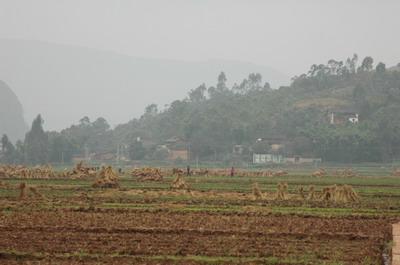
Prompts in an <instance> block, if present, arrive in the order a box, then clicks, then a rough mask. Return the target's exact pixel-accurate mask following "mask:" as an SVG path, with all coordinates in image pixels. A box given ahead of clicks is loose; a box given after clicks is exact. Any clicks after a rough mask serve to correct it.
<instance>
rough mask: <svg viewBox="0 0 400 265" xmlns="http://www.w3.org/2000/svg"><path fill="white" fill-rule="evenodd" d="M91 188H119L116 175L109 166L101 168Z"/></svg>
mask: <svg viewBox="0 0 400 265" xmlns="http://www.w3.org/2000/svg"><path fill="white" fill-rule="evenodd" d="M98 176H99V178H98V179H97V180H96V181H95V183H93V185H92V186H93V188H119V183H118V175H117V173H115V172H114V170H113V169H112V167H111V166H108V167H102V168H101V170H100V172H99V174H98Z"/></svg>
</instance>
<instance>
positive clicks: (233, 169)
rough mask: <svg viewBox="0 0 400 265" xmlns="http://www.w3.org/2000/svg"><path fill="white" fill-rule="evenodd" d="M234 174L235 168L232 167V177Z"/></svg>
mask: <svg viewBox="0 0 400 265" xmlns="http://www.w3.org/2000/svg"><path fill="white" fill-rule="evenodd" d="M234 175H235V168H234V167H232V168H231V177H233V176H234Z"/></svg>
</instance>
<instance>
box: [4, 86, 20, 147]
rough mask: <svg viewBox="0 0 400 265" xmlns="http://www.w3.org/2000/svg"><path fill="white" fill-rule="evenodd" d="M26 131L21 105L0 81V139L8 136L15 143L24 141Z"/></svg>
mask: <svg viewBox="0 0 400 265" xmlns="http://www.w3.org/2000/svg"><path fill="white" fill-rule="evenodd" d="M26 130H27V126H26V124H25V121H24V115H23V109H22V105H21V103H20V102H19V100H18V98H17V96H16V95H15V94H14V92H13V91H12V90H11V89H10V88H9V87H8V85H7V84H6V83H5V82H3V81H1V80H0V137H1V136H2V135H3V134H7V136H8V137H9V139H11V140H13V141H16V140H18V139H19V140H23V138H24V135H25V132H26Z"/></svg>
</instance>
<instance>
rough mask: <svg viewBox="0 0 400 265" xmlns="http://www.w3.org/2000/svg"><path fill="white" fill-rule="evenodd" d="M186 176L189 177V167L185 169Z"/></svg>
mask: <svg viewBox="0 0 400 265" xmlns="http://www.w3.org/2000/svg"><path fill="white" fill-rule="evenodd" d="M186 176H190V166H189V165H188V166H187V167H186Z"/></svg>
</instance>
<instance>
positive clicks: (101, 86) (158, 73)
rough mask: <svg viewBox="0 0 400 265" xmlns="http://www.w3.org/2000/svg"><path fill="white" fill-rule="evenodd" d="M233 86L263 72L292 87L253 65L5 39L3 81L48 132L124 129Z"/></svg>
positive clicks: (0, 42) (0, 55) (0, 56)
mask: <svg viewBox="0 0 400 265" xmlns="http://www.w3.org/2000/svg"><path fill="white" fill-rule="evenodd" d="M221 71H224V72H225V73H226V76H227V78H228V83H229V84H233V83H234V82H236V83H240V82H241V81H242V80H243V79H244V78H246V77H247V75H248V74H249V73H252V72H258V73H260V74H261V75H262V76H263V81H264V82H266V81H267V82H269V83H270V84H271V85H272V87H279V86H280V85H287V84H288V83H289V78H288V77H287V76H285V75H284V74H282V73H280V72H279V71H276V70H273V69H271V68H268V67H265V66H260V65H256V64H252V63H244V62H236V61H226V60H209V61H203V62H183V61H174V60H160V59H146V58H139V57H132V56H127V55H122V54H118V53H114V52H108V51H100V50H95V49H90V48H84V47H78V46H68V45H61V44H52V43H46V42H39V41H24V40H7V39H0V79H2V80H4V81H6V82H7V83H9V84H10V86H11V87H13V89H14V90H15V92H16V93H17V94H18V95H19V97H20V99H21V101H22V103H23V105H24V107H25V111H26V114H27V115H26V118H27V120H28V121H29V120H31V119H33V117H34V116H35V115H37V114H38V113H41V114H42V115H43V118H44V120H45V128H48V129H61V128H65V127H67V126H69V125H70V124H71V123H74V122H77V121H78V120H79V119H80V118H82V117H83V116H89V117H90V118H92V119H94V118H96V117H98V116H102V117H104V118H106V119H107V120H108V121H109V122H110V123H111V124H114V125H115V124H119V123H124V122H127V121H128V120H130V119H132V118H134V117H139V116H140V115H141V114H142V113H143V110H144V108H145V106H147V105H149V104H151V103H156V104H158V105H159V108H161V109H162V108H163V106H164V105H165V104H169V103H171V102H172V101H173V100H175V99H176V98H183V97H185V95H187V92H188V91H189V90H190V89H193V88H196V87H197V86H199V85H200V84H202V83H203V82H205V83H206V85H207V86H211V85H215V84H216V79H217V76H218V74H219V73H220V72H221Z"/></svg>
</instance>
